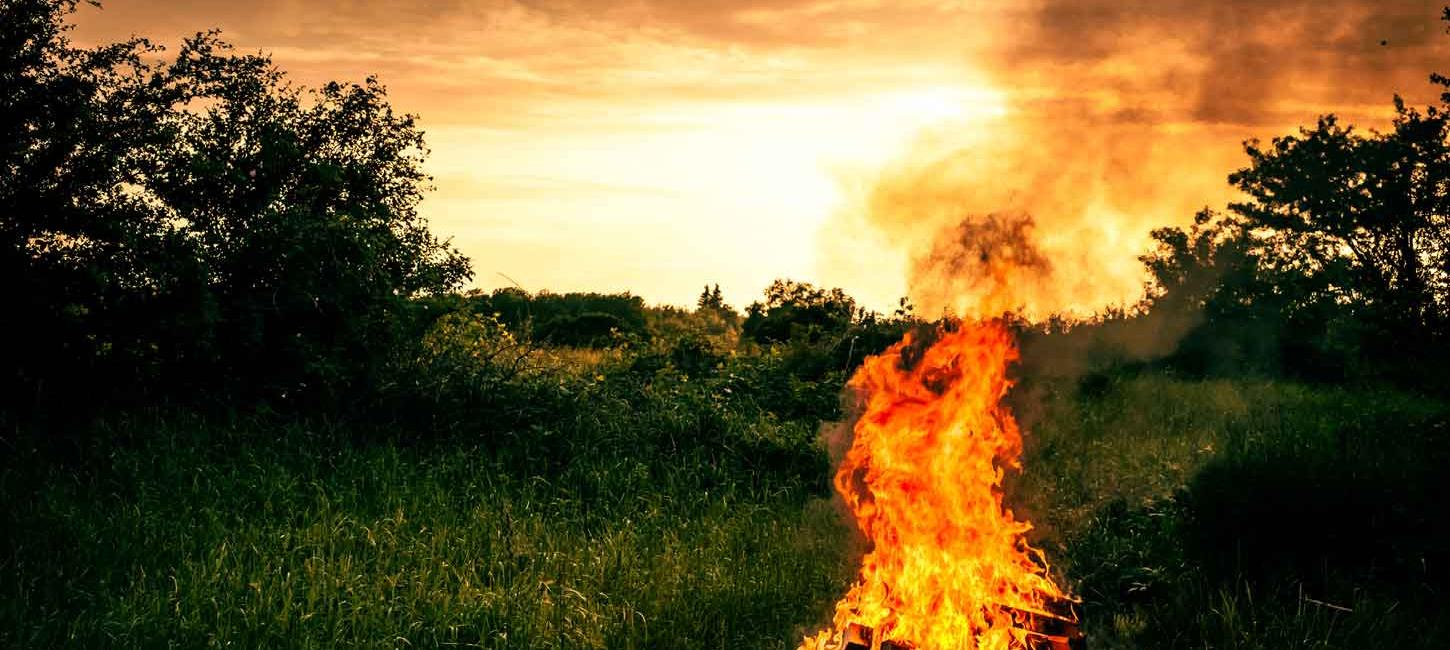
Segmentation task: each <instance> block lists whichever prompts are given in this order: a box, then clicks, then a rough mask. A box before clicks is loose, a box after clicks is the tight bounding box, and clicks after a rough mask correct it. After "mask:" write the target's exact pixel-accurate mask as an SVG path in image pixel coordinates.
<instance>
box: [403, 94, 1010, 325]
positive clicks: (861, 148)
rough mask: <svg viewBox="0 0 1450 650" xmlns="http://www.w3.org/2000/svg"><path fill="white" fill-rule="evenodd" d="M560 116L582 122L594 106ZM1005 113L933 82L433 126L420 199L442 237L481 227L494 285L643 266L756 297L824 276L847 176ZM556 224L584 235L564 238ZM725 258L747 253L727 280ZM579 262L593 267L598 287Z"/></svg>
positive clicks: (626, 285)
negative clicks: (601, 118) (621, 254)
mask: <svg viewBox="0 0 1450 650" xmlns="http://www.w3.org/2000/svg"><path fill="white" fill-rule="evenodd" d="M561 110H573V111H577V112H578V114H577V115H574V119H576V120H580V121H587V119H588V118H587V115H588V114H589V112H590V111H591V110H594V111H597V110H598V108H597V107H592V106H579V107H564V108H562V109H561ZM1005 113H1006V108H1005V101H1004V100H1003V98H1002V95H1001V94H1000V93H998V92H997V91H995V90H992V89H989V88H985V87H967V86H951V85H931V86H924V87H913V88H907V89H903V90H897V91H889V92H881V93H874V94H867V95H862V96H856V97H833V98H821V99H818V100H813V101H803V102H792V103H784V102H773V103H763V102H752V103H744V102H742V103H711V104H701V103H682V104H677V105H667V106H661V107H657V108H654V109H653V110H650V111H645V112H640V113H636V114H633V115H630V116H629V117H628V118H621V117H619V116H617V115H612V114H611V115H609V122H608V125H607V126H601V128H599V129H572V130H568V131H561V132H559V133H556V134H541V133H540V132H538V131H537V130H532V131H528V132H524V131H518V132H513V131H508V130H494V129H490V130H481V129H442V130H435V131H434V132H433V133H432V135H433V137H432V141H433V142H434V143H435V149H434V154H433V157H432V159H431V161H430V167H431V170H432V172H433V173H434V174H435V175H436V176H437V179H438V180H437V183H438V186H439V189H440V192H439V196H435V197H433V198H431V199H430V200H429V202H428V203H427V204H425V209H428V210H430V211H431V214H430V216H431V218H432V219H434V221H435V223H437V224H438V225H439V227H440V228H442V229H443V230H445V231H448V232H459V233H468V232H479V233H484V234H485V235H486V237H484V238H480V239H479V240H477V241H471V240H469V239H467V238H466V237H467V235H464V236H463V237H461V238H460V241H459V243H460V244H462V245H464V246H465V247H466V248H468V249H470V250H473V251H486V252H485V253H483V254H480V255H479V256H478V257H479V262H480V264H479V267H480V268H479V274H478V279H477V283H478V286H480V287H483V288H489V287H491V286H501V285H503V284H505V283H506V282H507V281H505V280H503V279H502V277H500V276H499V275H497V274H496V273H495V272H496V271H498V272H503V273H507V274H508V275H509V276H510V277H515V278H518V279H519V281H520V282H522V283H523V284H524V285H525V286H526V287H528V288H531V289H537V288H543V287H548V288H550V289H553V290H563V291H567V290H605V291H609V290H620V291H622V290H629V289H632V288H637V287H638V286H639V284H640V280H639V277H640V275H641V274H645V275H648V276H649V277H650V278H651V283H652V285H653V286H654V287H655V288H654V289H653V291H652V293H653V294H655V295H660V296H663V297H664V298H665V299H667V300H671V301H678V302H682V303H688V302H689V301H690V300H691V299H692V297H693V296H694V294H696V293H698V291H699V288H698V285H699V284H700V283H702V282H705V281H712V282H714V281H718V282H720V283H721V284H722V285H724V286H726V287H729V288H728V289H727V293H728V294H731V295H730V296H729V297H730V298H731V299H733V300H735V301H737V302H748V300H750V299H751V298H752V297H753V296H754V294H755V293H756V292H757V291H759V289H760V287H764V286H766V285H768V284H769V283H770V281H771V280H772V279H773V278H775V277H780V276H793V277H800V278H809V277H812V276H813V275H814V274H815V269H816V260H815V256H814V252H815V246H814V244H813V242H814V241H815V239H816V236H817V232H818V230H819V229H820V228H821V226H822V224H823V223H824V222H825V221H826V219H827V218H828V217H829V216H830V214H831V213H832V211H833V210H835V209H837V207H838V206H839V205H840V204H841V201H842V199H843V190H842V186H841V183H842V178H841V177H840V175H841V174H842V173H846V172H850V173H856V174H868V175H869V174H870V173H871V170H873V169H874V168H876V167H877V166H879V165H880V164H882V163H883V162H885V161H887V160H890V159H892V158H894V157H895V156H897V155H899V154H900V153H901V152H902V151H904V150H905V148H906V147H907V146H908V145H909V144H910V142H911V141H912V139H913V138H915V137H917V136H918V135H919V134H920V133H921V132H922V131H923V130H924V129H930V128H933V127H938V126H942V125H947V124H950V125H952V126H953V128H957V127H960V128H967V129H970V128H982V126H983V125H985V124H987V123H989V122H990V121H991V120H992V119H994V118H997V117H1000V116H1002V115H1004V114H1005ZM621 119H624V120H626V121H625V123H624V124H622V125H621V124H620V123H619V120H621ZM498 152H508V155H499V153H498ZM461 188H473V191H468V192H464V191H462V189H461ZM481 188H487V189H481ZM480 224H491V225H490V227H488V228H478V227H477V226H478V225H480ZM470 226H472V227H470ZM540 226H547V227H542V228H541V227H540ZM560 229H563V230H567V231H569V232H572V233H574V234H576V235H578V237H571V238H570V241H569V242H563V243H561V242H560V241H559V240H558V239H557V238H556V237H555V233H557V232H558V231H559V230H560ZM640 242H651V245H650V246H649V247H648V248H647V249H646V250H644V251H640V254H639V255H635V256H632V257H631V258H629V259H615V258H613V257H610V253H608V251H611V250H626V249H629V250H636V249H638V248H639V243H640ZM656 249H657V250H659V251H661V253H660V255H658V256H657V257H656V256H653V255H651V254H650V251H651V250H656ZM681 252H685V253H686V254H681ZM550 258H552V259H553V260H555V261H554V262H553V263H546V264H540V260H541V259H550ZM720 259H732V260H749V261H750V263H748V264H732V265H731V268H732V269H733V270H730V271H725V272H723V273H728V274H730V275H724V274H723V273H722V267H723V266H724V265H721V264H720V263H719V260H720ZM581 267H588V268H592V269H595V271H593V272H591V273H590V274H588V282H589V283H590V284H589V285H587V286H586V285H583V284H579V278H580V275H579V273H578V271H577V270H578V269H579V268H581ZM519 269H528V270H527V271H520V270H519Z"/></svg>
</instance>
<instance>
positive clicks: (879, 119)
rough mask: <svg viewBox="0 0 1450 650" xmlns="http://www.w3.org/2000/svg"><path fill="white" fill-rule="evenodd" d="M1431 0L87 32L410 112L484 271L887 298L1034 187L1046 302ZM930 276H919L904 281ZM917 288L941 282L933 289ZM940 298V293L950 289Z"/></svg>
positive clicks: (1077, 292)
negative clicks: (219, 57)
mask: <svg viewBox="0 0 1450 650" xmlns="http://www.w3.org/2000/svg"><path fill="white" fill-rule="evenodd" d="M1439 13H1440V7H1439V5H1437V4H1436V3H1432V2H1393V1H1390V2H1373V1H1368V0H1319V1H1317V2H1308V1H1304V0H1292V1H1288V0H1286V1H1278V2H1264V1H1251V0H1226V1H1222V2H1213V3H1205V2H1195V1H1189V0H1035V1H1033V2H985V1H972V0H961V1H955V2H953V1H949V0H938V1H929V2H928V1H916V0H907V1H904V2H886V1H883V0H786V1H784V2H728V1H725V0H702V1H697V2H685V1H683V0H676V1H663V0H629V1H624V0H592V1H585V0H581V1H570V0H557V1H556V0H539V1H535V0H528V1H524V0H519V1H515V2H463V1H461V0H451V1H449V0H432V1H421V2H384V1H382V0H351V1H344V0H339V1H328V0H315V1H307V0H255V1H253V2H246V3H239V2H232V1H229V0H228V1H223V0H194V1H191V2H186V3H177V2H171V1H166V0H109V1H108V2H106V3H105V7H104V9H95V8H92V7H89V6H84V5H83V6H82V8H81V9H80V11H79V13H78V15H77V17H76V21H77V23H78V25H79V28H78V31H77V33H76V40H77V41H79V42H82V43H96V42H100V41H103V40H115V39H118V38H122V37H125V36H127V35H130V34H131V33H139V34H142V35H147V36H150V37H152V38H153V39H155V40H157V41H160V42H163V43H175V42H176V41H177V40H178V39H179V38H180V37H182V36H183V35H186V34H189V33H193V32H196V31H198V30H202V29H206V28H210V27H220V28H221V29H222V30H223V35H224V38H226V39H227V40H229V41H231V42H233V43H235V44H237V45H238V46H239V47H240V48H241V49H243V50H249V51H255V50H263V51H266V52H270V53H271V54H272V55H273V58H274V60H275V61H276V63H277V64H278V65H279V66H280V67H281V68H282V69H284V70H287V71H288V72H289V73H290V74H291V75H292V76H293V77H294V78H295V79H298V80H300V81H302V82H303V83H307V84H310V85H312V84H317V83H320V82H322V81H326V80H330V79H339V80H357V79H361V78H362V77H363V76H365V75H367V74H370V73H376V74H378V75H379V76H380V77H381V79H382V81H383V82H384V83H385V84H386V85H388V87H389V89H390V91H391V96H392V100H393V103H394V106H395V107H396V108H398V109H400V110H403V111H407V112H412V113H417V114H419V115H420V116H421V123H422V125H423V128H424V129H425V131H426V132H427V134H428V139H429V143H430V146H431V147H432V149H433V153H432V156H431V158H430V162H429V168H430V171H431V172H432V173H433V174H434V176H435V177H436V185H437V188H438V189H437V191H436V192H434V193H432V194H431V195H430V196H429V197H428V198H427V199H426V200H425V201H424V203H423V206H422V211H423V213H424V215H425V216H426V217H428V218H429V219H430V221H431V223H432V226H433V228H434V230H435V231H436V232H437V233H438V234H440V235H442V236H447V237H452V238H453V241H454V243H455V244H456V245H457V246H458V247H459V248H460V249H462V250H463V252H464V253H465V254H467V255H469V256H470V257H471V258H472V259H473V263H474V269H475V272H476V279H475V284H476V286H479V287H482V288H491V287H494V286H500V285H504V284H508V283H509V281H508V280H505V279H504V278H503V277H502V276H501V275H500V274H506V275H508V276H509V277H511V278H513V279H514V280H517V281H518V282H519V283H520V284H521V285H522V286H523V287H524V288H526V289H529V290H538V289H551V290H555V291H568V290H600V291H623V290H629V291H632V292H634V293H636V294H640V295H642V296H644V297H645V298H646V299H647V300H650V301H652V302H665V303H676V304H689V303H691V302H693V300H694V297H695V295H697V294H698V293H699V288H700V286H701V285H702V284H704V283H706V282H710V283H715V282H718V283H719V284H720V285H721V287H722V289H723V290H724V292H725V296H726V298H727V300H729V301H730V302H733V303H735V304H737V305H741V306H743V305H744V304H745V303H748V302H749V301H751V300H753V299H754V298H755V297H756V296H758V295H759V292H760V291H761V289H763V288H764V287H765V286H766V285H767V284H768V283H769V282H770V281H771V279H773V278H776V277H794V278H799V279H806V280H811V281H816V282H821V283H825V284H830V285H837V286H842V287H843V288H845V289H846V290H847V291H848V293H851V294H852V295H855V296H857V297H858V298H860V299H862V300H863V301H864V302H866V303H867V304H868V305H871V306H873V307H878V308H885V307H887V306H888V305H891V304H894V302H895V298H896V297H897V296H900V295H903V294H904V293H906V292H908V291H909V290H910V291H914V292H915V291H918V290H920V289H919V288H910V289H909V288H908V287H907V282H906V278H907V277H908V265H909V264H908V260H909V259H910V258H911V257H912V256H913V255H916V254H918V253H919V252H920V251H921V250H922V249H923V248H924V247H927V246H928V245H929V242H930V240H931V239H932V237H934V236H935V233H936V232H938V231H940V230H941V229H942V228H944V227H946V226H949V225H953V224H954V223H955V222H956V221H957V220H959V219H960V218H962V217H963V216H964V215H967V214H976V213H986V212H992V211H1013V210H1015V211H1025V212H1030V213H1032V214H1033V215H1034V217H1035V218H1036V220H1037V223H1038V228H1037V230H1036V232H1037V233H1038V235H1039V236H1040V238H1041V242H1040V244H1041V246H1042V247H1043V249H1044V251H1045V252H1046V253H1048V254H1049V256H1050V257H1051V258H1052V259H1054V260H1056V261H1057V263H1056V265H1055V271H1054V273H1053V275H1052V276H1051V277H1049V278H1044V279H1043V281H1042V282H1041V284H1042V286H1041V287H1039V288H1038V290H1039V291H1040V293H1041V299H1040V300H1038V301H1037V303H1036V304H1037V306H1039V307H1041V308H1043V309H1057V308H1076V309H1091V308H1094V307H1096V306H1100V305H1101V304H1102V303H1106V302H1112V301H1121V300H1131V299H1132V298H1133V297H1134V293H1135V292H1136V291H1137V289H1138V287H1139V286H1140V284H1141V280H1142V278H1141V275H1140V271H1139V268H1138V265H1137V263H1136V262H1135V258H1136V256H1137V255H1139V254H1141V253H1142V252H1143V248H1144V247H1145V246H1146V244H1147V239H1146V233H1147V231H1148V229H1149V228H1151V227H1154V226H1159V225H1167V224H1175V223H1183V222H1185V221H1186V220H1187V219H1188V218H1189V217H1190V216H1191V214H1192V212H1193V210H1194V209H1196V208H1197V207H1200V206H1203V205H1205V204H1214V205H1217V204H1220V203H1221V202H1222V201H1223V200H1224V199H1225V198H1227V197H1228V196H1229V195H1228V193H1227V188H1226V185H1225V183H1224V177H1225V176H1226V175H1227V174H1228V172H1230V171H1232V170H1233V168H1234V167H1235V166H1236V165H1238V164H1240V163H1241V162H1242V156H1241V155H1240V154H1239V153H1238V152H1239V150H1240V146H1239V143H1240V141H1242V140H1243V139H1245V138H1248V137H1251V136H1253V137H1268V136H1272V135H1274V134H1278V133H1283V132H1285V131H1287V130H1288V129H1289V128H1292V127H1293V126H1294V125H1297V124H1303V123H1308V122H1310V121H1312V119H1313V118H1314V116H1315V115H1316V114H1318V113H1321V112H1330V111H1333V112H1338V113H1340V114H1342V115H1344V116H1346V117H1347V118H1350V119H1351V120H1353V121H1355V122H1357V123H1366V124H1372V123H1380V124H1382V123H1383V121H1384V119H1385V118H1386V117H1387V116H1388V109H1389V100H1390V97H1391V95H1392V94H1393V93H1395V92H1400V93H1403V94H1405V95H1406V96H1407V97H1408V98H1410V99H1411V100H1413V101H1415V102H1419V103H1424V102H1427V101H1429V100H1430V99H1432V98H1433V97H1434V93H1433V89H1432V88H1431V87H1430V86H1429V85H1428V84H1427V83H1426V82H1425V78H1426V76H1427V75H1428V73H1429V72H1431V71H1433V70H1437V69H1439V70H1442V71H1446V72H1450V65H1443V64H1442V62H1446V61H1447V59H1446V57H1445V56H1444V55H1445V53H1446V49H1445V48H1446V46H1447V45H1450V36H1446V35H1445V34H1444V30H1443V26H1442V24H1441V23H1440V22H1439V21H1438V20H1437V19H1438V16H1439ZM921 291H924V290H921ZM922 299H924V300H926V301H927V303H928V304H929V306H931V307H933V308H937V307H938V303H937V302H933V299H932V297H931V296H929V295H928V294H927V293H922V294H921V296H920V297H919V300H918V302H919V303H920V302H921V300H922ZM946 302H949V300H948V301H946Z"/></svg>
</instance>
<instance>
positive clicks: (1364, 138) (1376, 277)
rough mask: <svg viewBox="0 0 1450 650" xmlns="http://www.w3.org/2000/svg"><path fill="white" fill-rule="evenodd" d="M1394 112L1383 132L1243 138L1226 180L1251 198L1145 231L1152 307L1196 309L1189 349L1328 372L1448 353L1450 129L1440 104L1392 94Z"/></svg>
mask: <svg viewBox="0 0 1450 650" xmlns="http://www.w3.org/2000/svg"><path fill="white" fill-rule="evenodd" d="M1395 109H1396V117H1395V119H1394V121H1393V124H1392V126H1393V128H1392V129H1390V130H1388V131H1385V132H1377V131H1370V132H1368V133H1361V132H1358V131H1356V130H1355V129H1353V128H1352V127H1345V126H1341V125H1340V124H1339V122H1338V120H1337V119H1336V118H1335V117H1334V116H1332V115H1329V116H1325V117H1322V118H1320V119H1319V121H1318V122H1317V123H1316V124H1315V126H1314V127H1313V128H1303V129H1300V131H1299V132H1298V133H1297V134H1294V135H1288V136H1283V137H1279V138H1275V139H1273V141H1272V142H1270V143H1269V144H1268V145H1264V144H1262V143H1260V142H1257V141H1250V142H1249V143H1247V144H1246V145H1245V151H1246V153H1247V154H1248V157H1249V164H1248V166H1247V167H1245V168H1243V169H1240V170H1239V171H1237V172H1234V173H1233V174H1232V175H1231V176H1230V177H1229V181H1230V182H1231V183H1232V184H1233V185H1234V186H1235V187H1237V188H1238V189H1240V190H1242V191H1243V192H1244V194H1245V195H1246V197H1247V199H1246V200H1244V201H1241V202H1238V203H1233V204H1230V206H1229V211H1228V212H1227V213H1211V212H1204V213H1202V214H1200V215H1199V218H1198V219H1197V220H1196V221H1195V224H1194V225H1193V226H1192V227H1190V228H1187V229H1185V228H1164V229H1160V230H1157V231H1155V232H1154V233H1153V236H1154V238H1155V240H1156V241H1157V243H1158V248H1157V250H1155V251H1154V252H1152V253H1150V254H1149V255H1146V256H1144V258H1143V261H1144V263H1145V264H1146V265H1147V267H1148V270H1149V271H1150V272H1151V273H1152V275H1153V278H1154V286H1153V288H1154V297H1153V298H1152V303H1153V309H1154V310H1160V309H1161V310H1182V309H1202V312H1203V325H1202V327H1200V328H1199V329H1198V331H1196V332H1194V333H1193V334H1192V335H1190V337H1189V339H1188V342H1187V345H1186V346H1185V349H1186V350H1190V351H1191V350H1193V349H1194V345H1195V343H1196V344H1198V353H1199V354H1200V356H1202V357H1204V359H1205V360H1206V359H1208V358H1209V357H1211V356H1214V355H1217V356H1219V357H1224V356H1235V355H1238V356H1241V357H1244V359H1243V360H1242V361H1243V362H1245V363H1247V365H1249V366H1251V367H1254V368H1256V369H1259V370H1271V371H1273V370H1281V369H1288V370H1291V371H1294V372H1296V373H1298V374H1301V375H1306V376H1310V377H1315V378H1324V379H1337V378H1344V377H1347V376H1350V375H1355V376H1364V375H1378V374H1383V373H1384V372H1388V371H1392V370H1393V372H1400V370H1394V369H1395V368H1400V369H1404V368H1413V367H1417V366H1420V365H1423V361H1425V360H1426V359H1428V358H1432V356H1431V355H1440V354H1443V353H1444V348H1445V344H1446V341H1447V340H1450V338H1447V335H1450V331H1447V324H1450V223H1447V216H1450V125H1447V114H1446V113H1445V112H1444V110H1443V109H1441V108H1436V107H1430V108H1427V109H1425V110H1424V111H1418V110H1414V109H1410V108H1407V107H1406V106H1405V105H1404V103H1403V102H1402V101H1400V100H1399V99H1398V98H1396V100H1395ZM1210 342H1211V343H1213V345H1209V343H1210ZM1225 346H1227V347H1228V348H1232V349H1233V350H1234V352H1230V353H1226V352H1225V351H1224V349H1225ZM1270 350H1274V351H1276V352H1272V353H1271V352H1269V351H1270ZM1198 365H1202V363H1199V364H1198ZM1239 365H1243V364H1242V363H1241V364H1239Z"/></svg>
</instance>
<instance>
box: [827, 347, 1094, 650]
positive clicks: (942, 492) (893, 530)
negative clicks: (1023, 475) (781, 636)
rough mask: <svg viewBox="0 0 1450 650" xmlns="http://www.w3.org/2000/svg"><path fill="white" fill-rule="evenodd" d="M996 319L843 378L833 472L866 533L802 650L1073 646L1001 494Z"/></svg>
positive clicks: (895, 351)
mask: <svg viewBox="0 0 1450 650" xmlns="http://www.w3.org/2000/svg"><path fill="white" fill-rule="evenodd" d="M1017 355H1018V352H1017V346H1016V344H1015V342H1014V340H1013V337H1012V333H1011V332H1010V330H1009V329H1008V328H1007V327H1006V326H1005V325H1004V324H1003V323H1002V322H1001V321H999V320H992V319H986V320H969V321H964V322H962V323H960V324H959V325H958V326H956V327H954V328H951V329H949V330H943V331H940V332H938V333H937V334H936V336H935V340H934V341H930V342H927V341H923V340H918V339H915V338H913V337H912V336H910V335H908V336H906V337H905V338H904V339H903V340H902V341H901V342H899V343H897V344H896V345H894V346H892V347H891V348H890V349H888V350H887V351H886V352H884V353H882V354H880V355H878V356H874V357H871V358H869V359H867V360H866V362H865V363H864V365H863V366H862V367H861V369H860V370H859V371H857V373H856V374H855V376H854V377H853V378H852V379H851V382H850V386H851V388H852V389H853V390H855V391H857V392H858V394H859V395H860V396H861V397H862V399H863V400H864V407H863V410H862V411H861V412H860V414H859V417H858V419H857V420H856V421H855V426H854V430H853V434H854V435H853V438H852V442H851V446H850V449H849V450H848V451H847V453H846V456H845V458H844V460H843V461H842V463H841V465H840V468H839V469H838V470H837V472H836V475H835V486H836V490H837V492H839V494H840V496H841V497H842V498H843V499H844V501H845V504H846V506H847V507H848V508H849V510H850V512H851V514H852V515H853V516H854V517H855V520H856V524H857V525H858V527H859V528H860V530H861V532H862V533H863V534H864V535H865V537H866V539H867V541H868V542H869V544H870V546H869V548H870V550H869V552H867V554H866V555H865V557H864V558H863V559H862V562H861V570H860V573H859V575H858V579H857V581H856V583H855V584H854V585H853V586H852V587H851V588H850V590H849V591H848V592H847V593H846V595H845V597H844V598H842V599H841V601H840V602H839V603H838V604H837V606H836V612H835V617H834V622H833V625H832V626H831V627H829V628H827V629H824V630H821V631H819V632H818V633H816V634H815V635H813V636H810V637H807V638H806V639H805V640H804V642H803V644H802V646H801V647H802V648H803V650H825V649H832V650H848V649H849V650H862V649H866V648H870V649H873V650H875V649H878V648H880V649H891V648H898V649H905V648H914V649H916V650H956V649H972V650H1007V649H1016V648H1029V649H1038V648H1044V649H1045V648H1052V649H1054V650H1056V649H1062V650H1067V649H1068V648H1081V647H1083V637H1082V635H1081V633H1079V632H1078V627H1077V622H1078V621H1077V614H1076V611H1075V607H1074V602H1075V601H1074V599H1073V598H1072V597H1071V596H1070V595H1069V594H1068V593H1067V592H1066V591H1064V590H1063V589H1062V588H1061V587H1060V586H1058V585H1057V584H1056V583H1055V582H1054V581H1053V579H1052V577H1051V574H1050V571H1049V568H1048V563H1047V561H1046V558H1045V557H1044V556H1043V554H1042V553H1041V552H1040V551H1039V550H1037V549H1035V548H1033V547H1031V546H1029V545H1028V543H1027V540H1026V537H1025V534H1026V533H1027V531H1028V530H1030V529H1031V524H1029V523H1028V522H1026V521H1022V520H1019V519H1017V518H1016V517H1014V516H1013V514H1012V512H1011V511H1010V510H1009V509H1007V508H1006V507H1004V506H1003V503H1002V479H1003V474H1004V472H1005V471H1007V470H1016V469H1020V464H1019V463H1020V456H1021V452H1022V435H1021V432H1020V431H1019V430H1018V426H1017V422H1016V420H1015V419H1014V418H1013V417H1012V413H1011V411H1010V410H1009V409H1008V407H1007V406H1006V405H1005V404H1004V403H1003V401H1002V400H1003V397H1004V396H1005V395H1006V393H1007V390H1008V389H1009V388H1010V387H1011V385H1012V382H1011V380H1010V379H1009V378H1008V376H1007V369H1008V366H1009V364H1011V363H1012V362H1014V361H1016V360H1017Z"/></svg>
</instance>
